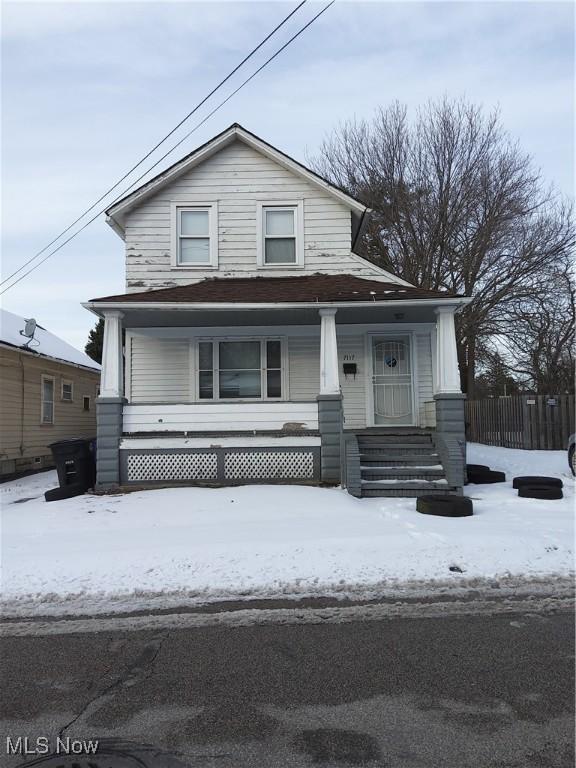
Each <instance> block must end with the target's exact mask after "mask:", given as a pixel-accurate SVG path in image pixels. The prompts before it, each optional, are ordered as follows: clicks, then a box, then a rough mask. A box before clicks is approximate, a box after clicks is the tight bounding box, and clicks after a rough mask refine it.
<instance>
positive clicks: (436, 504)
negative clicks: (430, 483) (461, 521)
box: [416, 494, 474, 517]
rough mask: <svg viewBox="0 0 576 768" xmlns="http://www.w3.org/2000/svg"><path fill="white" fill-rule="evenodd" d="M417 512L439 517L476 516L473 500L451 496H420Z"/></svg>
mask: <svg viewBox="0 0 576 768" xmlns="http://www.w3.org/2000/svg"><path fill="white" fill-rule="evenodd" d="M416 510H417V511H418V512H420V513H421V514H423V515H438V516H439V517H470V515H473V514H474V512H473V511H472V501H471V499H469V498H467V497H466V496H454V495H451V494H438V495H437V496H419V497H418V499H416Z"/></svg>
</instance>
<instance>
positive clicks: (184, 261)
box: [173, 203, 218, 268]
mask: <svg viewBox="0 0 576 768" xmlns="http://www.w3.org/2000/svg"><path fill="white" fill-rule="evenodd" d="M174 218H175V240H174V243H173V252H174V253H173V263H174V265H175V266H177V267H188V268H194V267H215V266H217V263H218V236H217V213H216V204H215V203H214V204H211V205H202V206H193V207H192V206H190V207H189V206H186V207H180V206H174Z"/></svg>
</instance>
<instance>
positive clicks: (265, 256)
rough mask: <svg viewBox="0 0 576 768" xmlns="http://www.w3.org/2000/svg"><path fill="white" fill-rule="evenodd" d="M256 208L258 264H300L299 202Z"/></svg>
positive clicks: (301, 254) (286, 265)
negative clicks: (257, 210) (257, 216)
mask: <svg viewBox="0 0 576 768" xmlns="http://www.w3.org/2000/svg"><path fill="white" fill-rule="evenodd" d="M258 209H259V238H258V263H259V264H260V265H261V266H267V267H290V266H292V267H298V266H302V263H303V248H304V244H303V239H304V236H303V222H302V203H294V204H278V205H263V204H259V206H258Z"/></svg>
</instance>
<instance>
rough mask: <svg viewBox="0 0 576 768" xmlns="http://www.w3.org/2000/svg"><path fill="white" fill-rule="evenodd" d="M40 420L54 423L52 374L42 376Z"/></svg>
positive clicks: (45, 422) (44, 422)
mask: <svg viewBox="0 0 576 768" xmlns="http://www.w3.org/2000/svg"><path fill="white" fill-rule="evenodd" d="M41 422H42V424H54V378H53V377H52V376H42V400H41Z"/></svg>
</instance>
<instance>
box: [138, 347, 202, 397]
mask: <svg viewBox="0 0 576 768" xmlns="http://www.w3.org/2000/svg"><path fill="white" fill-rule="evenodd" d="M128 354H129V365H128V368H129V370H128V376H129V388H130V393H131V396H130V400H131V402H133V403H157V402H162V403H182V402H187V401H188V400H190V397H191V387H190V384H191V376H190V344H189V342H188V341H185V340H183V339H182V340H181V339H154V338H149V337H146V336H133V337H132V340H131V343H130V346H129V349H128Z"/></svg>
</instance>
